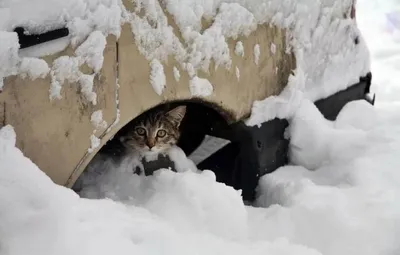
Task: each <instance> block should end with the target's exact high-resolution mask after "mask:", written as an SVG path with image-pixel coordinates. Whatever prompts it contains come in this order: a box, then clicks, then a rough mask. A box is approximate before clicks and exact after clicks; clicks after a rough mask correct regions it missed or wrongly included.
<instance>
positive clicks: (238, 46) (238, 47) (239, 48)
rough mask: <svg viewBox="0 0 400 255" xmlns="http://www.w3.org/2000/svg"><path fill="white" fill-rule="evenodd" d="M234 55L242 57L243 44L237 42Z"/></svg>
mask: <svg viewBox="0 0 400 255" xmlns="http://www.w3.org/2000/svg"><path fill="white" fill-rule="evenodd" d="M235 54H236V55H238V56H241V57H244V48H243V43H242V42H241V41H238V42H237V43H236V45H235Z"/></svg>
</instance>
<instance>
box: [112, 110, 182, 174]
mask: <svg viewBox="0 0 400 255" xmlns="http://www.w3.org/2000/svg"><path fill="white" fill-rule="evenodd" d="M185 114H186V106H184V105H181V106H177V107H175V108H173V109H172V110H167V111H165V110H156V111H154V112H148V113H146V114H144V115H143V116H140V117H139V118H138V119H137V120H135V121H134V123H133V124H132V125H131V126H130V128H129V129H128V130H127V132H126V133H125V134H124V135H122V136H121V137H120V141H121V143H122V144H123V145H124V147H125V148H126V149H127V150H128V151H130V152H131V153H132V154H133V155H136V157H137V156H139V159H140V161H141V163H142V164H141V167H139V168H140V169H139V168H136V170H135V172H136V173H137V172H140V171H144V172H145V174H146V175H150V174H152V172H154V171H155V170H157V169H160V168H170V169H171V170H173V171H176V169H175V167H174V163H173V162H172V161H171V160H170V159H169V158H168V157H167V156H166V155H164V153H165V152H166V151H167V150H168V149H170V148H172V147H173V146H176V144H177V142H178V140H179V138H180V135H181V131H180V125H181V122H182V120H183V118H184V117H185ZM142 158H146V159H145V160H142ZM149 159H150V160H149ZM142 168H143V169H142Z"/></svg>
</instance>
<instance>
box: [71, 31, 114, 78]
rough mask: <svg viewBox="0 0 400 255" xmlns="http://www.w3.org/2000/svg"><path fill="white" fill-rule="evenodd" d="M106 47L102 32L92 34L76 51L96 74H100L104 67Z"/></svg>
mask: <svg viewBox="0 0 400 255" xmlns="http://www.w3.org/2000/svg"><path fill="white" fill-rule="evenodd" d="M105 47H106V38H105V36H104V35H103V34H102V33H101V32H100V31H94V32H92V33H91V34H90V35H89V37H88V38H87V39H86V41H84V42H83V43H82V44H81V45H80V46H79V47H78V48H77V49H76V51H75V54H76V55H77V56H79V57H81V58H82V59H83V61H84V62H85V63H87V65H88V66H89V67H90V68H92V69H93V71H94V72H95V73H98V72H100V69H101V67H102V66H103V61H104V56H103V51H104V49H105Z"/></svg>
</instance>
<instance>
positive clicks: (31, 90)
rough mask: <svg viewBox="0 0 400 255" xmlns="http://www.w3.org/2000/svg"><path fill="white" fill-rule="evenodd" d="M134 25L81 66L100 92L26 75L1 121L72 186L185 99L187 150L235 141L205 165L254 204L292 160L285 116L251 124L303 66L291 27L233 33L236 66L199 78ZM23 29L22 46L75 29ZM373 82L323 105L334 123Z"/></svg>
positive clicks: (14, 79)
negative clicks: (152, 46) (112, 143)
mask: <svg viewBox="0 0 400 255" xmlns="http://www.w3.org/2000/svg"><path fill="white" fill-rule="evenodd" d="M133 2H135V1H133ZM123 3H124V7H125V8H126V10H127V11H128V12H130V13H136V14H137V18H140V17H141V16H140V15H142V13H141V12H140V11H138V9H135V8H136V7H135V6H134V5H132V1H129V0H124V1H123ZM160 6H163V3H162V1H160ZM343 8H344V10H343V13H342V14H343V17H342V18H343V19H346V18H349V16H351V18H354V15H355V11H354V6H347V7H346V6H345V7H343ZM141 11H143V10H141ZM163 12H164V14H165V17H166V20H167V25H168V26H169V27H170V28H172V31H173V34H174V36H175V37H176V38H177V39H178V41H180V42H181V43H182V42H183V43H182V45H183V49H184V50H188V49H190V48H191V47H193V45H191V44H189V43H188V42H185V39H184V38H183V37H184V36H183V35H182V34H181V31H182V29H181V27H179V24H177V23H176V19H174V17H173V14H171V13H169V12H168V8H167V7H165V6H164V9H163ZM135 17H136V16H135ZM215 22H217V21H216V19H215V17H214V18H211V19H208V20H207V19H204V20H203V22H202V28H201V31H202V33H203V34H204V33H205V32H206V31H208V30H210V29H211V28H212V27H213V24H214V23H215ZM149 24H150V22H149ZM150 25H151V24H150ZM134 26H135V24H134V23H132V22H131V23H129V22H127V23H125V24H123V25H122V27H121V31H120V35H119V37H118V38H117V37H116V36H115V35H112V34H109V35H108V36H107V37H106V45H105V48H104V52H103V53H104V54H103V56H104V61H103V65H102V67H101V69H100V70H98V69H99V68H98V66H96V65H95V64H90V63H87V62H86V63H81V64H79V66H78V69H77V70H78V71H79V73H80V75H81V76H80V77H81V78H82V77H86V78H89V79H90V77H92V79H93V90H94V91H93V92H94V93H95V94H93V93H88V91H84V88H83V85H82V82H83V81H82V79H79V80H76V81H73V80H72V81H71V80H68V79H65V80H62V79H61V83H62V90H61V92H60V95H59V97H57V96H55V98H51V100H50V99H49V93H50V94H51V93H54V89H56V88H55V87H54V86H53V85H54V79H56V78H57V77H56V75H57V74H55V73H54V72H55V71H54V70H55V69H54V68H52V69H51V71H50V74H49V75H46V76H44V77H39V78H37V79H35V80H33V81H32V80H30V79H28V78H26V77H23V75H11V76H8V77H6V78H5V80H4V87H3V91H2V93H1V94H0V123H1V124H2V125H6V124H11V125H12V126H13V127H14V128H15V131H16V133H17V146H18V148H20V149H21V150H22V151H23V152H24V154H25V155H26V156H27V157H29V158H30V159H31V160H32V161H33V162H34V163H35V164H37V165H38V166H39V168H40V169H42V170H43V171H44V172H45V173H46V174H47V175H48V176H50V178H51V179H52V180H53V181H54V182H55V183H58V184H60V185H65V186H68V187H72V186H73V185H74V183H75V182H76V180H77V179H78V177H79V176H80V175H81V174H82V172H83V171H84V170H85V168H86V166H87V165H88V164H89V162H90V161H91V160H92V158H93V157H94V156H95V155H96V153H97V152H98V151H99V150H100V149H101V148H102V147H103V146H104V145H105V144H106V143H107V141H109V140H110V139H111V138H113V137H114V136H116V135H118V131H119V130H120V129H121V128H123V127H124V126H125V125H126V124H127V123H129V122H130V121H132V120H133V119H135V118H136V117H137V116H138V115H140V114H142V113H144V112H146V111H147V110H149V109H151V108H153V107H156V106H158V105H160V104H164V103H168V102H174V103H177V104H180V103H184V104H187V105H189V106H190V108H189V111H188V114H187V116H186V118H187V119H189V120H191V121H187V122H188V123H192V124H191V125H190V124H188V125H189V126H190V127H188V130H190V131H187V132H186V135H184V136H183V138H182V141H181V142H180V143H181V144H182V148H183V149H184V151H185V152H186V153H187V154H190V153H191V152H192V151H193V150H194V149H195V148H196V147H197V146H198V145H199V144H200V143H201V141H202V139H203V138H204V135H206V134H211V133H213V135H214V136H220V137H224V138H225V139H229V140H231V141H232V143H231V144H230V145H229V146H227V147H224V148H223V149H222V150H220V151H218V152H217V153H215V155H214V156H212V157H210V159H209V160H208V161H207V160H205V161H204V162H202V163H201V164H199V166H203V168H208V169H214V170H215V171H216V172H217V177H218V178H219V180H220V181H223V182H226V183H228V184H230V185H233V186H235V187H237V188H242V189H243V195H244V197H247V199H252V198H253V197H254V188H255V185H257V178H259V176H260V175H262V174H265V173H268V172H272V171H273V170H275V169H276V168H278V167H279V166H281V165H283V164H285V163H286V162H287V157H286V154H287V153H286V151H287V146H288V141H286V140H285V138H284V136H283V132H284V129H285V128H286V126H287V121H286V120H280V119H275V120H271V121H269V122H266V123H264V124H262V126H261V127H260V128H259V127H248V126H246V125H244V124H243V121H244V120H245V119H246V118H248V117H249V116H250V114H251V109H252V106H253V102H254V101H258V100H263V99H265V98H267V97H269V96H272V95H279V94H280V92H281V91H282V90H283V89H284V88H285V86H286V84H288V79H289V76H290V75H291V74H292V73H293V71H294V70H295V69H296V58H295V54H294V52H293V50H292V51H289V52H288V42H289V39H290V38H288V37H287V35H288V33H287V30H286V29H283V28H280V27H279V26H276V25H272V23H271V24H267V23H264V24H257V26H256V28H254V29H252V31H251V33H249V34H248V35H240V36H238V37H236V36H226V43H227V45H228V48H229V52H228V53H229V56H230V60H231V62H230V63H229V67H228V68H226V67H223V66H222V65H220V66H217V63H215V61H211V63H210V65H209V66H208V69H206V70H204V68H203V69H199V70H197V71H196V75H195V77H194V76H193V71H192V70H191V67H190V66H188V65H186V66H185V65H184V64H182V62H179V61H178V60H177V57H176V56H175V57H174V56H172V55H169V56H167V57H166V58H165V59H163V60H160V61H158V60H150V59H149V57H148V56H146V55H145V54H143V50H142V49H141V45H140V43H139V42H138V38H135V33H133V32H132V31H133V30H134V29H135V28H134ZM23 29H24V28H23V27H22V28H18V29H16V32H18V35H19V42H20V45H21V50H29V48H31V47H36V46H37V45H40V44H46V43H47V44H48V43H51V41H52V40H56V39H57V40H58V39H60V38H61V39H62V38H63V37H64V36H68V33H69V32H68V29H67V28H62V29H58V30H51V31H50V30H49V31H44V32H42V33H41V34H38V35H37V36H36V35H34V36H29V35H26V34H24V33H23ZM35 36H36V37H35ZM59 37H60V38H59ZM145 39H146V38H144V39H143V38H141V40H145ZM357 40H358V39H357V38H356V39H355V40H354V44H358V42H357ZM193 43H195V42H193ZM193 43H192V44H193ZM78 46H79V45H76V46H75V45H74V46H71V45H69V46H68V47H67V48H65V49H63V50H62V51H60V52H56V53H54V54H50V55H45V56H41V57H40V58H41V59H43V60H45V61H46V62H47V64H48V65H49V66H50V67H52V66H53V67H54V65H55V64H56V61H57V60H60V57H63V56H71V57H72V58H73V57H74V56H75V55H76V54H77V52H76V49H77V47H78ZM272 47H273V49H272ZM22 48H23V49H22ZM88 49H90V48H88ZM260 49H262V52H261V54H260ZM265 49H271V50H265ZM84 50H85V49H83V51H84ZM81 54H83V55H84V54H85V52H83V53H81ZM57 63H58V62H57ZM160 68H161V71H160ZM157 70H158V71H157ZM51 72H53V73H51ZM160 72H162V73H163V74H164V75H162V74H160ZM160 75H161V76H160ZM55 77H56V78H55ZM151 77H153V78H151ZM152 79H153V80H152ZM157 79H161V80H163V79H165V82H164V85H165V87H162V85H163V84H161V87H160V84H159V83H158V84H157ZM370 80H371V76H370V75H367V76H365V77H361V79H360V83H355V84H354V86H350V87H349V88H347V89H346V90H342V91H341V92H339V93H336V92H337V91H335V93H331V95H329V97H328V96H326V97H324V99H321V100H319V101H318V102H316V104H317V106H318V107H319V108H320V109H321V111H322V112H323V113H324V114H325V116H326V117H327V118H334V117H335V115H336V114H337V112H338V111H339V110H340V109H341V107H342V106H343V105H344V104H345V103H346V102H348V101H350V100H355V99H360V98H364V97H365V95H366V94H367V93H368V92H369V85H370ZM161 83H162V82H161ZM51 84H53V85H51ZM51 86H53V87H51ZM199 86H200V87H201V88H200V89H199ZM49 88H50V92H49ZM82 88H83V89H82ZM52 89H53V90H52ZM210 90H211V92H210ZM56 92H57V91H56ZM89 92H90V91H89ZM94 95H95V96H94ZM50 97H51V96H50ZM94 102H95V104H94ZM100 111H101V112H100ZM194 123H196V124H194ZM211 131H212V132H211ZM191 139H192V140H191ZM224 159H226V160H224ZM227 159H229V160H227ZM232 159H236V161H233V160H232ZM228 161H229V163H228ZM218 171H220V172H218Z"/></svg>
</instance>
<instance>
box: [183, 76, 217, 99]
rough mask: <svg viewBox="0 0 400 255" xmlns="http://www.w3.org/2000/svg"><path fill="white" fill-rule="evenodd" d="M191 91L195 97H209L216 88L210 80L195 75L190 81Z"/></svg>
mask: <svg viewBox="0 0 400 255" xmlns="http://www.w3.org/2000/svg"><path fill="white" fill-rule="evenodd" d="M189 89H190V93H191V95H192V96H194V97H207V96H210V95H211V94H212V92H213V91H214V88H213V86H212V84H211V83H210V81H209V80H207V79H204V78H199V77H197V76H195V77H193V78H192V79H191V80H190V82H189Z"/></svg>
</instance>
